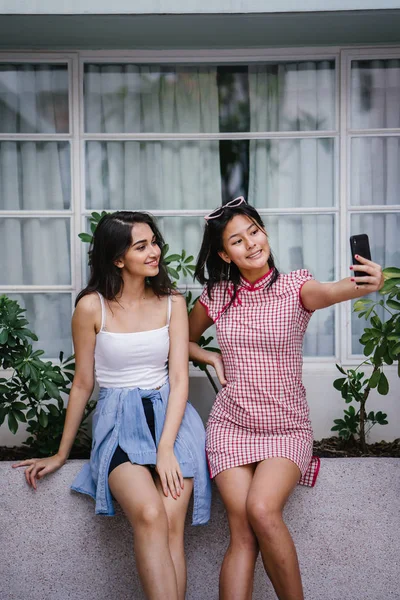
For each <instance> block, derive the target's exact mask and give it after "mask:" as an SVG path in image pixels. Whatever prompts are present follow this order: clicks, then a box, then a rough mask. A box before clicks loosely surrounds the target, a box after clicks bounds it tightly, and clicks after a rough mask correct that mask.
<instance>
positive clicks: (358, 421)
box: [331, 267, 400, 451]
mask: <svg viewBox="0 0 400 600" xmlns="http://www.w3.org/2000/svg"><path fill="white" fill-rule="evenodd" d="M383 274H384V278H385V283H384V286H383V288H382V289H381V290H380V292H379V293H380V295H381V296H383V298H382V299H380V300H378V301H374V300H371V299H370V298H361V299H359V300H357V301H356V302H355V304H354V307H353V310H354V312H357V313H358V317H359V318H361V317H364V318H365V320H366V321H367V324H368V325H369V326H367V327H365V329H364V332H363V334H362V336H361V338H360V343H361V344H362V345H363V346H364V355H365V356H366V357H367V358H366V360H364V361H363V362H362V363H361V364H359V365H358V367H356V368H355V369H344V368H343V367H342V366H340V365H336V367H337V368H338V370H339V371H340V372H341V373H342V375H344V377H340V378H339V379H336V380H335V381H334V382H333V385H334V387H335V388H336V389H337V390H339V391H340V392H341V394H342V398H343V399H344V401H345V402H346V404H348V405H349V406H348V408H347V409H346V410H344V416H343V418H342V419H335V420H334V423H335V425H334V426H333V427H332V429H331V431H337V432H338V435H339V437H341V438H343V439H346V440H349V439H355V438H358V439H359V441H360V444H361V447H362V449H363V450H364V451H365V450H366V436H367V434H368V432H369V431H370V429H371V427H373V426H374V425H376V424H379V425H386V424H387V423H388V421H387V414H386V413H384V412H382V411H378V412H376V413H375V412H373V411H369V412H368V411H367V408H366V403H367V400H368V397H369V395H370V392H371V390H373V389H376V390H377V392H378V394H381V395H382V396H386V395H387V393H388V392H389V382H388V379H387V377H386V375H385V373H384V367H385V365H392V364H393V363H394V362H396V361H397V372H398V376H399V377H400V269H398V268H397V267H388V268H387V269H384V271H383ZM378 307H381V309H383V311H384V314H385V316H386V317H387V318H386V320H383V321H382V320H381V319H380V317H379V315H378V313H377V308H378ZM363 366H367V367H370V368H371V373H370V375H369V376H366V375H365V373H364V371H361V370H360V369H361V367H363ZM352 402H356V403H357V404H356V407H357V408H355V406H354V405H353V404H351V403H352Z"/></svg>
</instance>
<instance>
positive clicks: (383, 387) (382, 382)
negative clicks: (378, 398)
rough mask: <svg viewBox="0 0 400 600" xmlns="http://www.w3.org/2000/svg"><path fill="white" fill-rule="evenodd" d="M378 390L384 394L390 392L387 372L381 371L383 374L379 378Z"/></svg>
mask: <svg viewBox="0 0 400 600" xmlns="http://www.w3.org/2000/svg"><path fill="white" fill-rule="evenodd" d="M378 392H379V393H380V394H382V396H386V394H387V393H388V392H389V382H388V380H387V377H386V375H385V373H383V372H382V373H381V376H380V378H379V383H378Z"/></svg>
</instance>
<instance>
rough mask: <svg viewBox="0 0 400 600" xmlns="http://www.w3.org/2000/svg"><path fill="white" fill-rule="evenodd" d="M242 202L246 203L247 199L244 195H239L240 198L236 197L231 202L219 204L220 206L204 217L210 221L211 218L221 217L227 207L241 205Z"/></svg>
mask: <svg viewBox="0 0 400 600" xmlns="http://www.w3.org/2000/svg"><path fill="white" fill-rule="evenodd" d="M241 204H246V200H245V199H244V198H243V196H239V197H238V198H235V199H234V200H231V201H230V202H227V203H226V204H223V205H222V206H219V207H218V208H216V209H215V210H213V211H212V212H210V213H209V214H208V215H206V216H205V217H204V218H205V220H206V221H210V220H211V219H218V217H220V216H221V215H222V214H223V213H224V210H225V208H235V207H236V206H240V205H241Z"/></svg>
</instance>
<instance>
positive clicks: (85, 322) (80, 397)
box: [13, 296, 99, 490]
mask: <svg viewBox="0 0 400 600" xmlns="http://www.w3.org/2000/svg"><path fill="white" fill-rule="evenodd" d="M98 304H99V303H98V299H97V298H96V297H94V296H84V297H83V298H82V299H81V300H80V301H79V303H78V306H77V307H76V310H75V312H74V315H73V317H72V337H73V341H74V350H75V375H74V380H73V383H72V386H71V390H70V394H69V400H68V406H67V412H66V417H65V423H64V430H63V434H62V438H61V442H60V447H59V449H58V452H57V454H55V455H54V456H50V457H48V458H39V459H37V458H33V459H28V460H24V461H21V462H19V463H16V464H15V465H13V467H27V468H26V469H25V478H26V481H27V482H28V484H29V485H30V486H32V487H33V488H34V489H35V490H36V483H37V479H41V478H43V477H44V476H45V475H47V474H48V473H52V472H53V471H56V470H57V469H59V468H60V467H62V466H63V464H64V463H65V461H66V460H67V458H68V456H69V453H70V452H71V448H72V445H73V443H74V440H75V437H76V434H77V431H78V429H79V425H80V424H81V422H82V418H83V413H84V410H85V406H86V404H87V402H88V400H89V398H90V395H91V393H92V391H93V387H94V347H95V342H96V322H97V321H98V320H99V305H98Z"/></svg>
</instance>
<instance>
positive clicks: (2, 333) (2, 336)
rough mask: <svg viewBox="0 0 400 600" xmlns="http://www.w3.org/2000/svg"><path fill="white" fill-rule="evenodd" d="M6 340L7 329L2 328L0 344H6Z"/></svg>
mask: <svg viewBox="0 0 400 600" xmlns="http://www.w3.org/2000/svg"><path fill="white" fill-rule="evenodd" d="M7 340H8V331H7V329H3V330H2V331H0V344H6V343H7Z"/></svg>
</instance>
